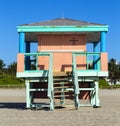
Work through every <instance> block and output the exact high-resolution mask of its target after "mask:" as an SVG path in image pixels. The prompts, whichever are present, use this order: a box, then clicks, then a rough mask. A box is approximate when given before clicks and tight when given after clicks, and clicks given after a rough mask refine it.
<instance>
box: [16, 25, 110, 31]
mask: <svg viewBox="0 0 120 126" xmlns="http://www.w3.org/2000/svg"><path fill="white" fill-rule="evenodd" d="M17 31H18V32H86V31H87V32H88V31H89V32H92V31H94V32H98V31H108V25H104V26H17Z"/></svg>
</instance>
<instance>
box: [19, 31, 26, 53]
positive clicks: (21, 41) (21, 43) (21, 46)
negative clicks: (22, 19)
mask: <svg viewBox="0 0 120 126" xmlns="http://www.w3.org/2000/svg"><path fill="white" fill-rule="evenodd" d="M24 52H25V34H24V33H23V32H20V33H19V53H24Z"/></svg>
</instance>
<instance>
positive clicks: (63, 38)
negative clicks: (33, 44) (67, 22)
mask: <svg viewBox="0 0 120 126" xmlns="http://www.w3.org/2000/svg"><path fill="white" fill-rule="evenodd" d="M73 39H75V40H77V41H75V42H73V41H72V40H73ZM45 50H78V51H80V50H83V51H84V50H86V35H85V34H79V35H78V34H65V35H61V34H43V35H39V36H38V51H45ZM53 57H54V71H71V70H72V53H70V52H68V53H57V52H56V53H54V54H53ZM81 58H82V60H79V61H80V63H79V64H84V63H85V60H84V58H83V57H80V58H79V59H81ZM77 63H78V58H77ZM47 64H48V58H46V57H40V58H39V66H40V68H44V69H47V66H48V65H47ZM79 67H80V69H84V68H85V64H84V65H82V66H81V65H79Z"/></svg>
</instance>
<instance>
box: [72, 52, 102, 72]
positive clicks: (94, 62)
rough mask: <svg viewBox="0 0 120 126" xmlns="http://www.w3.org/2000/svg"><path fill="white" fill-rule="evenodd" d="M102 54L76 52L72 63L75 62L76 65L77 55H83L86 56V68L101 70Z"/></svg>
mask: <svg viewBox="0 0 120 126" xmlns="http://www.w3.org/2000/svg"><path fill="white" fill-rule="evenodd" d="M100 54H101V53H100V52H74V53H73V56H72V64H73V66H75V65H76V57H78V56H79V57H80V56H81V57H84V58H86V59H85V65H86V69H85V70H100V69H101V61H100ZM79 63H80V62H79ZM79 63H78V64H79ZM80 64H81V63H80ZM81 65H83V64H81ZM76 67H77V66H76ZM76 69H77V68H76Z"/></svg>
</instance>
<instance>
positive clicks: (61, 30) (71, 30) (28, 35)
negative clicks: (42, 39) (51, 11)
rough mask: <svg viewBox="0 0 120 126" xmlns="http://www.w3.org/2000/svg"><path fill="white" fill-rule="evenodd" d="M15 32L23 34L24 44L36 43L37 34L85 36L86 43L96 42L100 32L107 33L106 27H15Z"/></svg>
mask: <svg viewBox="0 0 120 126" xmlns="http://www.w3.org/2000/svg"><path fill="white" fill-rule="evenodd" d="M17 31H18V32H24V33H25V41H26V42H37V41H38V38H37V36H38V34H86V35H87V38H86V39H87V40H86V41H87V42H98V41H99V40H100V32H101V31H105V32H107V31H108V26H107V25H102V26H17Z"/></svg>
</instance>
